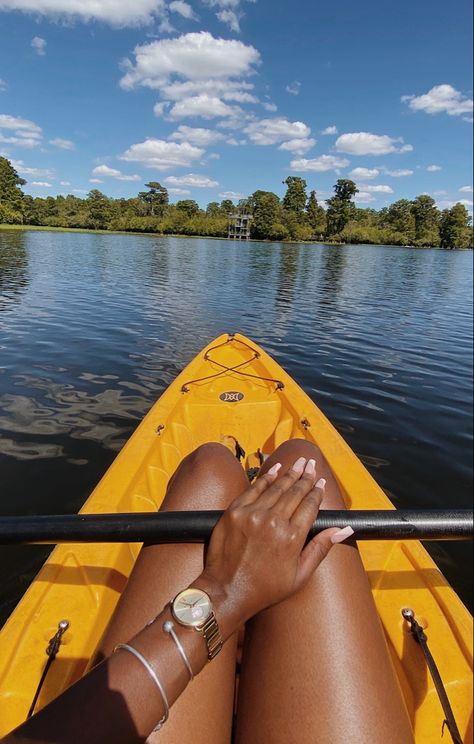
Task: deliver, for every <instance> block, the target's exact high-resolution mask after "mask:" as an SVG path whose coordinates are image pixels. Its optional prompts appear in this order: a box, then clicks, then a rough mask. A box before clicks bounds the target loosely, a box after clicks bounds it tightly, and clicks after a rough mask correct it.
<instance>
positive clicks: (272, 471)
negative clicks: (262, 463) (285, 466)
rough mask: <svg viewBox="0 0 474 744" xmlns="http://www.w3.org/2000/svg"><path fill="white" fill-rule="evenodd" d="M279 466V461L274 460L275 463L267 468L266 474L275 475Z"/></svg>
mask: <svg viewBox="0 0 474 744" xmlns="http://www.w3.org/2000/svg"><path fill="white" fill-rule="evenodd" d="M280 468H281V462H276V463H275V465H272V467H271V468H270V469H269V470H268V475H276V474H277V473H278V471H279V470H280Z"/></svg>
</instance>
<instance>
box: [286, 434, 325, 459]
mask: <svg viewBox="0 0 474 744" xmlns="http://www.w3.org/2000/svg"><path fill="white" fill-rule="evenodd" d="M275 451H278V453H282V454H286V455H288V456H290V455H291V456H292V455H295V456H296V457H306V458H307V459H309V458H310V457H313V458H314V457H318V455H319V456H320V457H322V456H323V454H322V452H321V450H320V449H319V447H318V445H317V444H314V442H309V441H308V440H307V439H287V441H286V442H283V443H282V444H280V446H279V447H278V448H277V450H275Z"/></svg>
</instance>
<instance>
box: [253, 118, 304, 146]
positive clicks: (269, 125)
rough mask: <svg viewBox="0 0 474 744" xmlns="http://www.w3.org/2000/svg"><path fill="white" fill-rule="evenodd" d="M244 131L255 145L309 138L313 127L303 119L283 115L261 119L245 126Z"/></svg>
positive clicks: (276, 143)
mask: <svg viewBox="0 0 474 744" xmlns="http://www.w3.org/2000/svg"><path fill="white" fill-rule="evenodd" d="M244 132H245V133H246V134H248V136H249V139H250V140H251V141H252V142H253V143H254V145H278V144H281V143H282V142H289V141H291V140H296V139H298V140H308V138H309V136H310V134H311V129H310V128H309V127H308V126H307V125H306V124H304V123H303V122H302V121H288V119H285V118H283V117H276V118H274V119H259V120H257V121H253V122H251V123H250V124H248V126H246V127H245V129H244Z"/></svg>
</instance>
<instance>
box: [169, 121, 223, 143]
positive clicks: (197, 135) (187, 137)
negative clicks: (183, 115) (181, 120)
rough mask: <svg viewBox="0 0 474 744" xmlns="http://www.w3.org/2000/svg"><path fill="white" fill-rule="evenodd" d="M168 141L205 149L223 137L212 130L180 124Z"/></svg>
mask: <svg viewBox="0 0 474 744" xmlns="http://www.w3.org/2000/svg"><path fill="white" fill-rule="evenodd" d="M169 139H170V140H178V141H181V142H189V143H190V144H191V145H197V146H198V147H207V146H208V145H210V144H212V143H213V142H219V140H223V139H225V137H224V135H223V134H222V133H221V132H216V131H215V130H214V129H204V128H201V127H187V126H186V125H185V124H181V125H180V126H179V127H178V129H177V130H176V131H175V132H173V133H172V134H170V136H169Z"/></svg>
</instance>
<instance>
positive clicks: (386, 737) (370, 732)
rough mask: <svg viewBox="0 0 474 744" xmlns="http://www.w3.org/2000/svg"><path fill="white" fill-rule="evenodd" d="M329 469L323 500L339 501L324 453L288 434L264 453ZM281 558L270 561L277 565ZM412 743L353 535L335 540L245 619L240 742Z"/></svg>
mask: <svg viewBox="0 0 474 744" xmlns="http://www.w3.org/2000/svg"><path fill="white" fill-rule="evenodd" d="M300 456H303V457H306V458H308V459H309V458H314V459H315V460H316V472H317V476H318V478H319V477H323V478H326V481H327V484H326V490H325V497H324V501H323V506H322V508H326V509H344V508H345V504H344V500H343V498H342V496H341V494H340V492H339V488H338V486H337V483H336V481H335V478H334V476H333V475H332V473H331V471H330V469H329V467H328V465H327V463H326V462H325V460H324V458H323V456H322V454H321V452H320V451H319V449H318V448H317V447H315V446H314V445H312V444H311V443H310V442H306V441H304V440H292V441H291V442H286V443H285V444H283V445H282V446H281V447H279V448H278V449H277V450H276V451H275V452H274V453H273V455H272V456H271V457H270V458H269V459H268V460H267V461H266V462H265V465H264V468H263V470H264V471H266V470H267V469H268V468H270V467H271V466H272V465H273V464H274V463H275V462H281V463H282V465H283V467H282V469H281V471H280V472H281V473H283V472H285V470H287V469H288V468H289V467H290V466H291V465H292V464H293V463H294V461H295V460H296V459H297V458H298V457H300ZM277 570H278V566H275V571H277ZM346 741H350V742H351V744H367V742H383V744H410V742H412V741H413V735H412V731H411V726H410V722H409V718H408V714H407V712H406V709H405V705H404V702H403V698H402V695H401V692H400V689H399V686H398V683H397V680H396V677H395V673H394V671H393V668H392V664H391V661H390V658H389V653H388V649H387V646H386V643H385V638H384V636H383V630H382V628H381V625H380V622H379V619H378V616H377V612H376V610H375V606H374V603H373V600H372V595H371V591H370V587H369V583H368V580H367V577H366V574H365V572H364V569H363V566H362V562H361V560H360V557H359V554H358V551H357V547H356V546H355V545H354V544H352V545H351V544H341V545H335V546H334V547H333V548H332V549H331V552H330V554H329V556H328V557H327V558H326V559H325V560H324V561H323V563H322V564H321V566H319V568H318V569H317V571H316V572H315V574H314V576H313V578H312V579H311V581H310V583H309V584H308V585H307V586H306V587H305V588H304V589H303V591H301V592H300V593H298V594H297V595H295V596H294V597H291V598H290V599H288V600H286V601H285V602H282V603H280V604H278V605H276V606H275V607H272V608H270V609H268V610H266V611H264V612H262V613H260V614H259V615H258V616H256V617H255V618H253V620H252V621H251V622H249V623H247V626H246V635H245V645H244V653H243V663H242V673H241V677H240V684H239V703H238V713H237V737H236V742H237V743H238V744H267V742H272V744H283V742H285V744H288V742H295V744H296V743H297V744H338V742H346Z"/></svg>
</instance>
